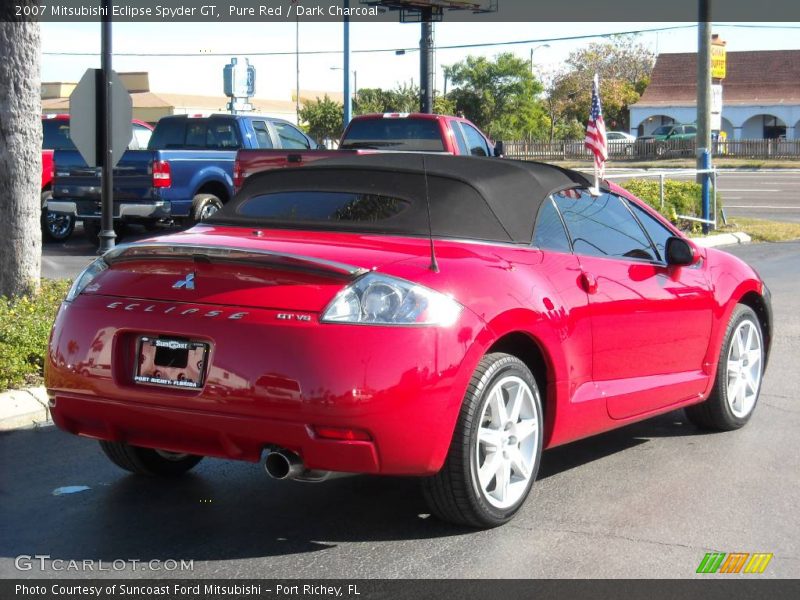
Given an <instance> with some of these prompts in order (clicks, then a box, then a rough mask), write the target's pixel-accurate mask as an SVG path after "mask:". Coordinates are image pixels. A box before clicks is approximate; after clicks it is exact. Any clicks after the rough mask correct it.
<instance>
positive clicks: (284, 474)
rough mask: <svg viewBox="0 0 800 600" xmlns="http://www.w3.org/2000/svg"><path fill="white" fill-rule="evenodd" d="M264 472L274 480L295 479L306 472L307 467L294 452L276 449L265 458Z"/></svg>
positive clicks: (270, 451)
mask: <svg viewBox="0 0 800 600" xmlns="http://www.w3.org/2000/svg"><path fill="white" fill-rule="evenodd" d="M264 470H265V471H266V472H267V475H269V476H270V477H272V478H273V479H295V478H297V477H298V476H299V475H301V474H302V473H303V472H304V471H305V467H304V466H303V461H302V460H301V459H300V457H299V456H298V455H297V454H295V453H294V452H291V451H290V450H285V449H283V448H274V449H271V450H269V452H267V456H266V457H265V458H264Z"/></svg>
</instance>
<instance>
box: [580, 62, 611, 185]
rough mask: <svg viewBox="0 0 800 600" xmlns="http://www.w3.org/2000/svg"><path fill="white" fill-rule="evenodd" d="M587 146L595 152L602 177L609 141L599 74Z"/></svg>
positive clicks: (588, 129) (597, 168) (594, 90)
mask: <svg viewBox="0 0 800 600" xmlns="http://www.w3.org/2000/svg"><path fill="white" fill-rule="evenodd" d="M584 143H585V145H586V148H588V149H589V150H591V151H592V153H593V154H594V168H595V171H596V172H597V173H599V175H600V177H602V176H603V172H604V171H605V162H606V161H607V160H608V142H607V140H606V124H605V123H604V122H603V107H602V106H601V105H600V81H599V77H598V76H597V74H595V76H594V81H593V82H592V114H591V115H590V116H589V123H588V124H587V125H586V138H585V139H584Z"/></svg>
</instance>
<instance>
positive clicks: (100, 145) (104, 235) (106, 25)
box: [95, 0, 117, 254]
mask: <svg viewBox="0 0 800 600" xmlns="http://www.w3.org/2000/svg"><path fill="white" fill-rule="evenodd" d="M102 7H103V8H104V9H105V10H104V12H103V17H102V27H101V30H100V70H99V71H98V73H99V75H100V77H99V79H100V81H98V82H97V83H98V85H97V93H98V94H97V95H98V98H97V106H99V107H100V119H99V120H100V127H98V128H97V133H98V136H97V137H98V139H97V154H98V155H101V156H98V159H101V160H98V164H99V165H100V166H101V168H102V170H101V175H100V177H101V184H100V185H101V191H100V193H101V210H100V234H99V236H98V237H99V239H100V246H99V249H98V250H99V253H100V254H103V253H104V252H106V251H107V250H111V249H112V248H113V247H114V240H115V239H116V237H117V234H116V233H114V169H113V167H112V164H113V162H112V158H111V11H110V8H109V6H108V0H103V3H102ZM95 81H97V80H95Z"/></svg>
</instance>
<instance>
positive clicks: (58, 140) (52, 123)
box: [42, 119, 75, 150]
mask: <svg viewBox="0 0 800 600" xmlns="http://www.w3.org/2000/svg"><path fill="white" fill-rule="evenodd" d="M42 149H43V150H75V144H73V143H72V139H70V137H69V121H67V120H66V119H43V120H42Z"/></svg>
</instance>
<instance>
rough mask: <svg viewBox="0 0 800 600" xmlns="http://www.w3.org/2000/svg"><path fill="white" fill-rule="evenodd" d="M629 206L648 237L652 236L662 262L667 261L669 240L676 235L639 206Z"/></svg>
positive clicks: (630, 204) (630, 203)
mask: <svg viewBox="0 0 800 600" xmlns="http://www.w3.org/2000/svg"><path fill="white" fill-rule="evenodd" d="M628 205H629V206H630V207H631V210H632V211H633V214H634V215H636V218H637V219H639V222H640V223H641V224H642V227H644V230H645V231H646V232H647V235H649V236H650V240H651V241H652V242H653V244H655V246H656V250H657V251H658V258H659V259H660V260H662V261H666V256H667V252H666V247H667V240H668V239H669V238H671V237H672V236H674V235H675V234H674V233H672V231H671V230H670V229H668V228H667V227H666V226H665V225H663V224H662V223H660V222H659V221H658V220H657V219H656V218H655V217H653V216H651V215H650V214H649V213H648V212H647V211H646V210H644V209H643V208H640V207H639V206H638V205H637V204H635V203H633V202H629V203H628Z"/></svg>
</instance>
